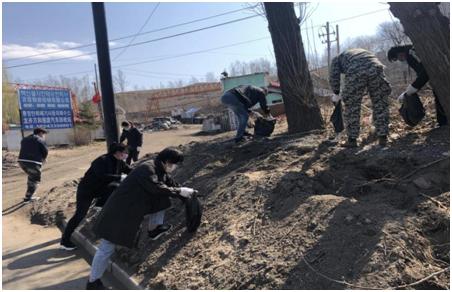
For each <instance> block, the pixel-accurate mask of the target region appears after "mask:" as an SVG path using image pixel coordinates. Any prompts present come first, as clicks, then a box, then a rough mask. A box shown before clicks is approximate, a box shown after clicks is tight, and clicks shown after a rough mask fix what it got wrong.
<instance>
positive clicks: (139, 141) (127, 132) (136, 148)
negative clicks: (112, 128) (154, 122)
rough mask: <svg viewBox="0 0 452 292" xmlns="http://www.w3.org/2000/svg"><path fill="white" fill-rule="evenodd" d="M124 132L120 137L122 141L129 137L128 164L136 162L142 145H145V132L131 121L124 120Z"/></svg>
mask: <svg viewBox="0 0 452 292" xmlns="http://www.w3.org/2000/svg"><path fill="white" fill-rule="evenodd" d="M121 126H122V134H121V137H120V138H119V142H120V143H122V142H124V141H125V140H126V139H127V147H128V149H129V157H127V160H126V162H127V164H128V165H130V163H131V162H132V161H133V162H136V161H137V160H138V155H139V154H140V150H141V146H143V133H141V132H140V130H138V129H137V128H135V126H134V125H133V124H132V123H130V122H122V124H121Z"/></svg>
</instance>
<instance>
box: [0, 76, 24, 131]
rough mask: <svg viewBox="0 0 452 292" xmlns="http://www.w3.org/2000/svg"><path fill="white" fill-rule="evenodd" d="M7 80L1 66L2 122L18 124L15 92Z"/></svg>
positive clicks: (7, 77) (17, 104)
mask: <svg viewBox="0 0 452 292" xmlns="http://www.w3.org/2000/svg"><path fill="white" fill-rule="evenodd" d="M8 81H9V76H8V73H7V72H6V69H4V68H2V123H3V124H7V123H8V124H18V123H19V122H20V119H19V103H18V102H17V94H16V92H15V91H14V88H13V87H12V86H11V84H9V83H8Z"/></svg>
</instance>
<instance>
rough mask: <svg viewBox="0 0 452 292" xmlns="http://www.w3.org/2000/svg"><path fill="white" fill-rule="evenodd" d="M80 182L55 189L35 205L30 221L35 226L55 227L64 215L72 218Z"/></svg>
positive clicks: (73, 182)
mask: <svg viewBox="0 0 452 292" xmlns="http://www.w3.org/2000/svg"><path fill="white" fill-rule="evenodd" d="M78 182H79V181H78V180H72V181H68V182H66V183H64V184H63V185H62V186H59V187H54V188H52V189H50V191H49V192H47V193H46V194H45V195H44V197H43V198H42V199H41V200H39V201H38V202H36V203H35V204H33V206H32V208H31V211H30V214H31V216H30V220H31V223H33V224H39V225H54V224H56V223H57V221H58V219H61V218H62V216H63V215H66V216H68V215H69V216H71V215H72V214H73V213H74V211H75V204H76V196H75V194H76V191H77V185H78Z"/></svg>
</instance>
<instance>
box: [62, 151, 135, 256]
mask: <svg viewBox="0 0 452 292" xmlns="http://www.w3.org/2000/svg"><path fill="white" fill-rule="evenodd" d="M126 158H127V146H126V145H124V144H121V143H113V144H112V145H110V147H109V151H108V153H107V154H104V155H101V156H99V157H98V158H96V159H95V160H94V161H93V162H92V163H91V166H90V168H89V169H88V170H87V171H86V173H85V175H84V176H83V178H82V179H81V180H80V183H79V185H78V187H77V205H76V210H75V214H74V216H72V218H71V219H70V220H69V221H68V223H67V226H66V229H65V230H64V232H63V235H62V237H61V242H60V246H61V248H62V249H65V250H74V249H75V248H76V245H75V244H74V243H72V241H71V235H72V233H73V232H74V230H75V228H77V226H78V225H79V224H80V222H81V221H82V220H83V218H85V216H86V214H87V213H88V210H89V207H90V206H91V203H92V202H93V200H94V199H97V202H96V206H99V207H102V205H103V204H104V203H105V201H107V199H108V197H109V196H110V195H111V193H112V192H113V191H114V189H116V188H117V186H118V185H119V182H120V181H121V180H122V179H124V176H125V175H124V174H128V173H130V172H131V171H132V169H131V168H130V166H129V165H127V164H126V163H125V160H126Z"/></svg>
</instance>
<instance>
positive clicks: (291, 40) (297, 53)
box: [264, 2, 324, 133]
mask: <svg viewBox="0 0 452 292" xmlns="http://www.w3.org/2000/svg"><path fill="white" fill-rule="evenodd" d="M264 7H265V12H266V16H267V20H268V29H269V31H270V34H271V37H272V42H273V48H274V52H275V58H276V64H277V67H278V77H279V81H280V84H281V90H282V95H283V99H284V107H285V110H286V116H287V122H288V126H289V132H290V133H296V132H304V131H309V130H314V129H322V128H323V126H324V125H323V119H322V116H321V113H320V109H319V106H318V104H317V100H316V99H315V96H314V87H313V84H312V80H311V75H310V73H309V68H308V64H307V60H306V55H305V51H304V46H303V42H302V39H301V34H300V26H299V23H300V22H301V21H300V20H299V19H297V17H296V15H295V11H294V5H293V3H283V2H279V3H278V2H265V3H264Z"/></svg>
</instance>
